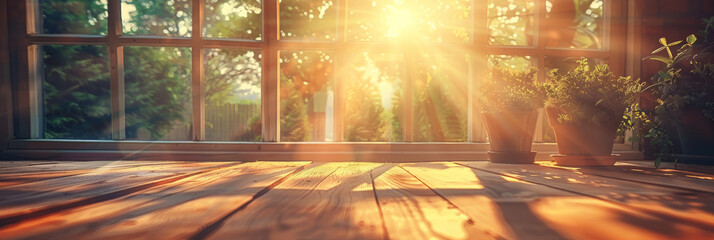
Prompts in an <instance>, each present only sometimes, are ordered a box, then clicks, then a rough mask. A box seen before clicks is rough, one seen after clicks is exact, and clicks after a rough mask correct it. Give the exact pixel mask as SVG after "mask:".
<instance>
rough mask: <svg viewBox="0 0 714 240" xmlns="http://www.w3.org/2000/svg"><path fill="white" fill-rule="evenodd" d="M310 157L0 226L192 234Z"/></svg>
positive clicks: (42, 234)
mask: <svg viewBox="0 0 714 240" xmlns="http://www.w3.org/2000/svg"><path fill="white" fill-rule="evenodd" d="M305 164H307V162H292V163H279V162H271V163H265V162H252V163H245V164H240V165H237V166H231V167H227V168H222V169H219V170H216V171H210V172H206V173H203V174H199V175H194V176H191V177H188V178H185V179H181V180H179V181H176V182H173V183H170V184H166V185H162V186H158V187H155V188H151V189H147V190H144V191H141V192H137V193H134V194H131V195H129V196H126V197H123V198H119V199H115V200H112V201H107V202H104V203H102V204H97V205H92V206H85V207H81V208H76V209H71V210H68V211H65V212H62V213H57V214H53V215H48V216H46V217H43V218H40V219H37V220H34V221H31V222H26V223H22V224H18V225H14V226H10V227H7V228H4V229H0V238H5V237H9V238H23V239H50V238H53V239H57V238H62V239H107V238H110V239H187V238H189V237H190V236H191V235H192V234H195V233H196V232H198V231H199V230H200V229H201V227H203V226H205V225H206V224H209V223H211V222H214V221H217V220H219V219H221V218H222V217H223V216H225V215H226V214H228V213H230V212H231V211H232V210H234V209H236V208H238V207H239V206H241V205H243V204H245V203H246V202H249V201H250V200H251V199H252V198H253V196H254V195H255V194H256V193H258V192H260V191H262V190H263V189H266V188H267V187H269V186H271V185H272V184H274V183H275V182H276V181H278V180H280V179H282V178H284V177H285V176H286V175H289V174H291V173H292V172H294V171H295V170H296V169H298V168H300V167H302V166H304V165H305Z"/></svg>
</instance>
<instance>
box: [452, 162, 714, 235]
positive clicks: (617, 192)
mask: <svg viewBox="0 0 714 240" xmlns="http://www.w3.org/2000/svg"><path fill="white" fill-rule="evenodd" d="M461 164H464V165H465V166H469V167H472V168H475V169H478V170H481V171H486V172H490V173H494V174H500V175H502V176H504V177H510V178H514V179H518V180H520V181H527V182H530V183H536V184H539V185H544V186H549V187H553V188H556V189H561V190H564V191H567V192H571V193H573V194H577V195H580V196H588V197H591V198H594V199H600V200H604V201H606V202H609V203H615V204H616V205H618V206H622V207H625V208H627V209H630V210H632V211H634V212H637V213H641V214H646V215H648V216H652V217H655V218H659V219H660V220H657V221H654V220H653V221H654V222H659V221H663V222H664V223H667V224H668V225H670V226H669V227H663V228H662V229H659V228H657V227H654V225H653V226H648V227H646V228H649V229H657V230H659V231H665V232H662V233H660V234H665V235H672V234H675V235H676V234H681V235H680V236H681V237H685V238H689V239H692V236H709V237H714V197H712V196H711V195H710V194H700V193H694V192H690V191H687V190H679V189H674V188H667V187H660V186H654V185H648V184H641V183H636V182H630V181H624V180H619V179H611V178H605V177H599V176H594V175H588V174H583V173H580V172H573V171H570V170H565V169H556V168H548V167H543V166H538V165H509V164H492V163H488V162H467V163H461ZM602 211H604V212H607V211H606V210H602ZM629 222H632V223H630V224H642V222H637V221H634V219H633V220H630V221H629ZM648 224H650V223H648ZM652 224H654V223H652ZM674 226H678V227H677V228H681V229H677V228H674ZM641 227H645V226H641Z"/></svg>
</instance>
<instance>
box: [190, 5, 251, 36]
mask: <svg viewBox="0 0 714 240" xmlns="http://www.w3.org/2000/svg"><path fill="white" fill-rule="evenodd" d="M261 7H262V1H260V0H206V5H205V7H204V10H203V11H204V16H205V17H204V21H203V36H204V37H209V38H236V39H249V40H260V39H261V38H262V35H263V10H262V8H261Z"/></svg>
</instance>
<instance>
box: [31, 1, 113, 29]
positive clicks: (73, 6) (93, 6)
mask: <svg viewBox="0 0 714 240" xmlns="http://www.w3.org/2000/svg"><path fill="white" fill-rule="evenodd" d="M39 4H40V10H41V11H42V16H37V17H38V18H39V17H42V19H41V20H42V29H37V31H38V32H39V33H57V34H97V35H106V34H107V1H106V0H100V1H87V0H42V1H39Z"/></svg>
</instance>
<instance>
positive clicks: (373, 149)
mask: <svg viewBox="0 0 714 240" xmlns="http://www.w3.org/2000/svg"><path fill="white" fill-rule="evenodd" d="M603 1H604V3H605V9H604V10H605V11H604V16H603V23H604V29H603V47H602V49H562V48H546V46H545V44H546V42H545V39H544V34H540V33H541V31H540V29H542V28H543V26H542V22H543V19H545V2H546V0H535V5H536V6H535V8H534V14H535V15H536V16H537V17H536V18H535V19H534V26H536V30H535V32H536V34H537V36H538V37H537V38H535V39H534V41H533V45H532V46H501V45H498V46H497V45H489V44H488V38H489V32H488V28H487V24H488V21H487V11H488V8H487V3H488V1H487V0H473V1H472V6H473V7H472V11H473V12H472V27H473V29H472V35H471V36H472V41H470V42H467V43H457V45H461V47H463V49H468V50H469V56H470V59H471V60H470V63H471V66H470V67H471V69H470V71H469V76H470V79H469V89H468V93H469V96H468V101H469V102H468V106H469V109H468V125H469V130H468V131H469V132H468V141H467V142H456V143H454V142H427V143H422V142H414V141H413V140H414V135H413V129H414V126H413V125H414V121H413V112H414V110H413V103H412V102H413V97H412V95H413V94H411V92H412V91H413V82H414V80H413V78H414V77H413V76H412V77H409V76H410V75H413V74H408V76H407V80H406V81H405V82H406V83H405V85H404V91H405V92H406V93H409V94H404V96H403V98H404V103H403V104H404V105H403V106H402V107H403V109H405V110H404V111H405V112H404V114H405V115H406V116H408V117H407V118H406V119H405V121H404V123H403V124H404V129H405V135H404V136H405V142H392V143H350V142H342V140H343V138H342V135H343V129H342V128H343V121H342V119H341V117H342V115H343V113H344V106H345V104H344V102H341V98H339V97H337V98H335V100H334V101H335V103H334V106H335V111H334V116H333V118H334V134H335V140H334V142H304V143H295V142H280V120H279V116H280V112H279V111H280V107H279V104H280V99H279V96H278V94H277V93H278V92H279V55H278V54H279V51H281V50H330V51H334V52H335V55H336V59H337V60H336V63H335V65H336V66H337V67H336V74H337V75H338V76H339V74H340V73H341V72H344V71H345V69H344V66H341V65H340V63H339V61H340V60H341V59H344V56H345V55H346V54H347V52H349V51H360V50H367V49H370V50H374V49H378V50H380V51H390V52H391V51H395V52H401V53H403V54H405V59H407V62H405V64H406V65H407V66H410V65H412V64H410V63H409V62H408V61H409V59H413V58H411V57H408V54H409V51H403V50H404V49H408V48H409V47H415V46H416V47H419V46H421V47H429V48H439V49H447V47H449V46H453V45H454V44H452V43H426V44H419V43H410V44H407V45H406V46H405V45H404V44H401V43H389V42H350V41H346V39H345V35H346V29H345V24H344V23H345V22H346V4H347V2H348V0H336V4H335V7H337V9H336V10H337V19H336V20H337V21H338V24H337V34H336V36H335V41H331V42H324V41H320V42H317V41H315V42H310V41H301V40H281V39H280V34H279V33H280V29H279V25H280V24H279V19H278V16H279V11H280V9H279V5H278V1H277V0H263V1H262V4H263V37H262V38H261V40H260V41H254V40H236V39H217V38H204V37H203V34H202V33H203V20H204V17H203V8H204V3H205V0H192V4H193V6H194V7H193V8H192V28H193V29H192V34H191V37H163V36H125V35H123V33H122V28H121V10H120V7H121V1H120V0H109V1H108V6H107V8H108V13H109V14H108V19H107V20H108V21H107V24H108V26H107V27H108V32H107V35H104V36H97V35H81V34H38V33H37V29H38V28H40V27H41V23H40V22H39V21H36V18H35V16H38V15H39V14H41V13H40V12H39V11H40V10H39V4H37V0H24V1H7V2H5V1H3V2H5V3H6V4H7V9H6V10H7V12H8V15H7V16H8V19H7V23H10V22H12V23H13V25H9V24H7V23H6V25H7V30H8V33H9V34H7V36H8V37H7V38H8V40H9V41H7V44H8V49H9V50H10V51H9V60H8V62H9V63H15V65H13V66H9V65H10V64H6V65H8V67H7V68H8V71H9V73H10V74H9V75H10V76H9V79H10V80H11V81H4V82H3V83H4V84H3V88H2V89H0V90H4V89H12V91H11V93H12V94H10V95H12V99H11V100H12V101H5V102H7V103H8V105H11V106H0V107H5V108H8V109H10V110H12V112H13V114H12V116H13V117H12V121H11V120H9V119H8V120H7V121H6V122H8V124H7V126H8V131H7V133H6V135H7V136H0V137H2V139H3V140H6V142H0V144H2V146H3V148H6V150H7V151H14V152H16V154H17V156H27V157H33V156H65V157H66V156H75V155H72V154H76V155H77V156H80V155H81V156H83V157H88V156H89V155H87V154H86V153H93V154H95V157H96V158H101V157H102V156H112V157H113V156H121V157H126V156H146V158H156V157H159V158H161V156H163V157H166V156H167V154H168V156H175V155H176V154H169V153H168V152H174V153H176V152H180V151H187V152H191V153H192V154H197V153H199V152H200V153H203V154H205V153H209V155H210V156H211V157H209V158H221V156H222V157H226V158H227V156H226V155H231V156H233V159H238V160H239V159H246V160H317V159H326V160H335V161H337V160H371V161H420V160H424V161H427V160H432V161H433V160H475V159H487V158H488V157H487V155H486V152H487V151H488V143H487V142H485V141H486V133H485V129H484V128H483V127H482V123H481V116H480V113H479V112H480V110H479V107H478V106H476V104H475V103H476V102H477V100H476V98H477V97H476V94H474V93H475V89H477V88H478V86H479V83H480V82H481V81H482V80H483V79H482V78H481V77H477V76H484V75H485V74H483V73H484V72H485V71H486V69H485V68H484V65H485V64H483V63H485V62H486V59H487V57H488V55H521V56H531V57H532V59H533V60H534V66H535V67H537V68H538V69H544V68H545V57H546V56H562V57H581V56H582V57H590V58H607V59H608V60H609V61H608V63H609V65H610V68H611V70H612V71H613V72H614V73H615V74H618V75H623V74H624V73H625V58H626V56H625V55H626V53H625V46H626V41H627V40H626V37H625V36H626V34H627V29H626V25H625V23H626V21H627V14H626V10H627V4H628V3H627V1H617V0H603ZM3 10H5V9H3ZM0 27H1V26H0ZM0 30H2V29H0ZM40 44H65V45H69V44H93V45H94V44H98V45H106V46H108V48H109V55H110V56H109V59H110V62H109V63H110V86H111V103H112V104H111V108H112V139H113V140H65V139H41V135H42V132H41V131H42V127H41V126H42V123H41V121H42V117H41V116H42V112H41V107H42V106H41V104H42V101H41V100H39V99H41V94H42V91H41V83H42V79H41V78H42V73H41V72H40V71H41V69H42V68H41V66H40V64H41V62H38V61H37V60H38V58H39V56H38V53H39V51H38V49H37V46H38V45H40ZM427 45H428V46H427ZM124 46H171V47H190V48H191V49H192V83H193V87H192V95H193V118H192V123H193V126H194V127H193V135H192V136H193V138H192V140H193V141H134V140H125V138H126V135H125V133H124V131H123V129H125V117H124V91H123V90H124V73H123V47H124ZM207 48H241V49H255V50H260V51H261V53H262V56H263V57H262V60H261V61H262V62H261V65H262V73H261V76H262V86H261V95H262V97H261V116H262V128H263V129H262V139H263V140H262V141H263V142H211V141H204V139H205V106H204V92H203V88H204V86H203V84H204V83H203V82H204V71H203V69H204V59H203V58H204V55H203V53H204V49H207ZM19 63H22V64H19ZM25 63H26V64H25ZM407 68H408V67H407ZM411 72H413V71H410V73H411ZM537 78H538V80H539V81H544V80H545V71H539V73H538V75H537ZM5 85H9V86H7V87H4V86H5ZM341 85H342V84H340V82H339V81H335V84H334V85H333V87H334V89H333V90H334V92H335V96H341V95H342V93H343V92H344V89H343V88H342V86H341ZM3 95H5V96H8V95H6V94H3ZM10 102H12V103H10ZM7 112H9V111H7ZM540 115H541V117H540V120H539V124H538V127H537V129H536V139H535V143H534V150H535V151H538V152H539V155H538V156H539V157H538V158H539V159H543V158H547V156H548V154H551V153H555V152H557V149H556V147H555V144H554V143H539V142H542V136H543V131H544V130H543V127H542V126H543V124H541V123H542V121H543V119H544V117H543V115H544V114H543V111H540ZM7 118H9V117H6V119H7ZM0 123H3V121H2V119H0ZM13 123H14V125H13ZM3 126H5V124H3ZM628 134H629V133H628ZM3 140H0V141H3ZM634 147H635V145H633V144H630V143H617V144H615V151H617V152H622V153H625V155H626V156H625V158H636V159H641V158H642V157H643V155H642V153H641V152H639V151H638V150H637V149H635V148H634ZM1 149H2V148H0V150H1ZM43 151H44V152H43ZM63 151H64V152H63ZM229 153H241V154H240V156H239V157H238V156H236V155H235V154H229ZM48 154H49V155H48ZM103 154H105V155H103ZM152 154H158V155H152ZM271 154H272V155H273V156H271ZM185 156H193V155H190V154H188V155H185ZM90 158H91V157H90ZM200 158H201V159H205V157H200Z"/></svg>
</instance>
